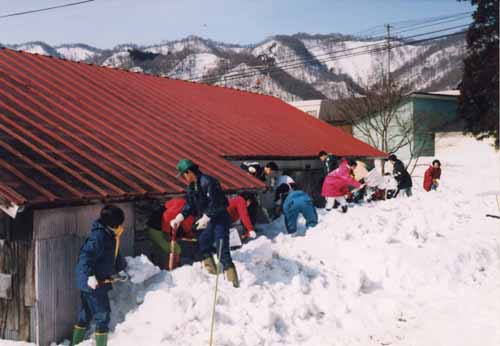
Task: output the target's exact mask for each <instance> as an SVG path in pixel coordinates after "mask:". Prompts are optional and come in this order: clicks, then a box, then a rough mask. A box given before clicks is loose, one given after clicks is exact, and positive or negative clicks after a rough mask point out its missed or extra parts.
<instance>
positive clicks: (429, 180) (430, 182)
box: [424, 160, 441, 192]
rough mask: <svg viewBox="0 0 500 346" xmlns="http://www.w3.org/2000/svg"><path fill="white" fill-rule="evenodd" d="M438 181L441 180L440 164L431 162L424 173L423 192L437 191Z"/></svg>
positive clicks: (435, 161) (436, 161)
mask: <svg viewBox="0 0 500 346" xmlns="http://www.w3.org/2000/svg"><path fill="white" fill-rule="evenodd" d="M439 179H441V162H439V160H434V161H432V165H431V166H429V168H427V170H426V171H425V175H424V190H425V191H427V192H429V191H431V190H437V188H438V186H439Z"/></svg>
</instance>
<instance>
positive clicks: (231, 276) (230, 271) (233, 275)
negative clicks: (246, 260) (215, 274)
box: [224, 264, 240, 288]
mask: <svg viewBox="0 0 500 346" xmlns="http://www.w3.org/2000/svg"><path fill="white" fill-rule="evenodd" d="M224 274H225V275H226V279H227V281H229V282H231V283H232V284H233V287H234V288H238V287H240V280H239V279H238V273H237V272H236V267H235V266H234V264H233V265H231V266H230V267H228V268H227V269H226V270H225V271H224Z"/></svg>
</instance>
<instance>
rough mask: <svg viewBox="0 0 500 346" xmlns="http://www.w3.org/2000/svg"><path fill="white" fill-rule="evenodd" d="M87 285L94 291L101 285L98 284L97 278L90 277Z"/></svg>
mask: <svg viewBox="0 0 500 346" xmlns="http://www.w3.org/2000/svg"><path fill="white" fill-rule="evenodd" d="M87 285H88V286H89V287H90V288H92V289H93V290H95V289H96V288H97V286H98V285H99V282H97V279H96V277H95V276H93V275H92V276H89V279H88V280H87Z"/></svg>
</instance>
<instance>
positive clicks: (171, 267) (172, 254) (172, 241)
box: [168, 229, 177, 271]
mask: <svg viewBox="0 0 500 346" xmlns="http://www.w3.org/2000/svg"><path fill="white" fill-rule="evenodd" d="M176 233H177V229H172V233H171V237H170V255H169V257H168V270H170V271H172V270H174V262H175V238H176Z"/></svg>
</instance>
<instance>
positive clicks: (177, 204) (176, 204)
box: [161, 198, 196, 239]
mask: <svg viewBox="0 0 500 346" xmlns="http://www.w3.org/2000/svg"><path fill="white" fill-rule="evenodd" d="M185 205H186V200H185V199H184V198H174V199H171V200H170V201H167V202H166V203H165V212H164V213H163V216H162V218H161V230H162V231H163V232H165V233H167V234H171V233H172V226H170V221H172V220H173V219H175V217H176V216H177V214H179V213H180V212H181V211H182V208H184V206H185ZM193 224H194V217H193V216H189V217H187V218H185V219H184V221H182V223H181V226H180V227H179V228H178V229H177V236H182V237H183V238H189V239H193V238H196V236H195V233H194V231H193Z"/></svg>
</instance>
